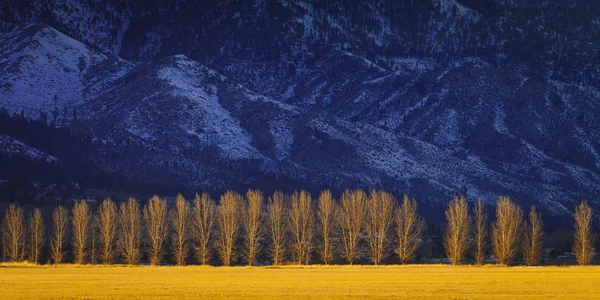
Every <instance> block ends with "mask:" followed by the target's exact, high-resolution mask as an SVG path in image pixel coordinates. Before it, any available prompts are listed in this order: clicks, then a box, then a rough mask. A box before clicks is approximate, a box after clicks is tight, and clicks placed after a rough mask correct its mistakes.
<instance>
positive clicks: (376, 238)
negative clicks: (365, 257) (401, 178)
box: [366, 190, 396, 265]
mask: <svg viewBox="0 0 600 300" xmlns="http://www.w3.org/2000/svg"><path fill="white" fill-rule="evenodd" d="M395 203H396V199H394V196H392V194H390V193H386V192H384V191H377V190H373V191H371V197H370V199H369V201H368V205H367V222H366V223H367V224H366V233H367V237H368V238H369V257H370V258H371V261H373V263H375V264H376V265H379V264H380V263H381V261H382V260H383V259H385V258H386V257H387V251H386V250H387V248H388V246H389V244H390V243H389V241H390V240H391V234H392V225H393V223H394V212H395V211H396V207H395Z"/></svg>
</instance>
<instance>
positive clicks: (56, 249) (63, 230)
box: [50, 205, 69, 264]
mask: <svg viewBox="0 0 600 300" xmlns="http://www.w3.org/2000/svg"><path fill="white" fill-rule="evenodd" d="M68 230H69V211H68V210H67V209H66V208H65V207H64V206H61V205H59V206H57V207H56V209H54V212H53V213H52V240H51V241H50V257H51V258H52V261H54V263H56V264H60V263H62V262H63V260H64V259H65V252H66V251H65V247H66V245H67V235H68Z"/></svg>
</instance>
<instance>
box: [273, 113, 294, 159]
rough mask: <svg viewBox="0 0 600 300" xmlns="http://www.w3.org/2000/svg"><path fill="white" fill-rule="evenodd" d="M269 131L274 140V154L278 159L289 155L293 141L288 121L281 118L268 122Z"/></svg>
mask: <svg viewBox="0 0 600 300" xmlns="http://www.w3.org/2000/svg"><path fill="white" fill-rule="evenodd" d="M269 132H270V133H271V135H272V136H273V140H274V142H275V156H276V157H277V159H278V160H284V159H286V158H288V157H289V155H290V149H291V148H292V144H293V143H294V133H293V131H292V127H291V125H290V123H289V121H287V120H285V119H283V118H281V119H277V120H273V121H271V122H269Z"/></svg>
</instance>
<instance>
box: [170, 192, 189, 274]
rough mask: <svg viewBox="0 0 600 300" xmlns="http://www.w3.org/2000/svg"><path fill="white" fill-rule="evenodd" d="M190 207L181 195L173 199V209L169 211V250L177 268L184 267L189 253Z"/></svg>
mask: <svg viewBox="0 0 600 300" xmlns="http://www.w3.org/2000/svg"><path fill="white" fill-rule="evenodd" d="M190 214H191V212H190V205H189V204H188V202H187V201H185V198H183V196H182V195H181V194H179V195H177V198H176V199H175V208H173V209H171V213H170V217H171V226H172V227H173V235H172V236H171V249H173V256H174V258H175V262H176V263H177V265H178V266H183V265H185V260H186V259H187V257H188V256H189V253H190V244H189V243H190V237H191V232H190V217H191V216H190Z"/></svg>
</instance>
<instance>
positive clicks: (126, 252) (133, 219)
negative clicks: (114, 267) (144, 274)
mask: <svg viewBox="0 0 600 300" xmlns="http://www.w3.org/2000/svg"><path fill="white" fill-rule="evenodd" d="M119 228H120V230H121V231H120V234H119V235H117V244H118V247H119V250H120V251H119V252H120V253H121V256H122V257H123V259H124V261H125V263H127V264H128V265H135V264H137V263H138V262H139V260H140V247H141V244H142V221H141V216H140V205H139V204H138V202H137V201H136V200H135V199H134V198H129V200H127V202H123V203H121V206H120V208H119Z"/></svg>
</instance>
